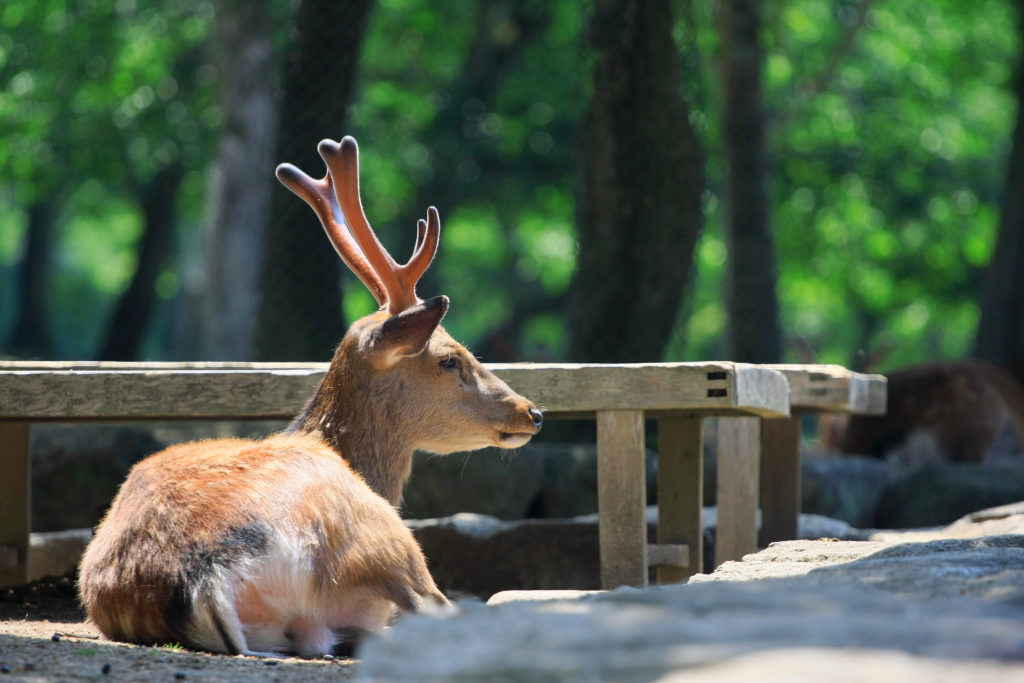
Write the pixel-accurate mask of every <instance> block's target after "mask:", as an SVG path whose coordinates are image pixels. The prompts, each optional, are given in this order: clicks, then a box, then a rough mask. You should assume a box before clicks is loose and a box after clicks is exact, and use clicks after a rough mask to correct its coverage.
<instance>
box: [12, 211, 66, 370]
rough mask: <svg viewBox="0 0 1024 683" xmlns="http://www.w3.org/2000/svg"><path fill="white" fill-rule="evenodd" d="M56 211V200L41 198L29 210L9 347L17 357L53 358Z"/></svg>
mask: <svg viewBox="0 0 1024 683" xmlns="http://www.w3.org/2000/svg"><path fill="white" fill-rule="evenodd" d="M56 209H57V206H56V200H55V198H54V199H52V200H51V199H49V198H47V199H40V201H38V202H35V203H33V204H31V205H29V206H28V208H27V209H26V213H27V214H28V222H27V225H26V226H25V255H24V256H23V257H22V259H21V272H20V273H19V277H18V298H17V301H16V302H15V308H16V311H15V317H14V332H13V333H12V334H11V339H10V341H9V342H8V344H7V349H8V351H9V352H10V353H12V354H14V355H16V356H35V357H40V358H49V357H51V356H52V355H53V339H52V337H51V334H50V305H49V300H50V297H49V291H48V290H49V284H50V280H49V275H50V264H51V262H52V259H53V241H54V237H55V236H54V234H53V233H54V213H55V211H56Z"/></svg>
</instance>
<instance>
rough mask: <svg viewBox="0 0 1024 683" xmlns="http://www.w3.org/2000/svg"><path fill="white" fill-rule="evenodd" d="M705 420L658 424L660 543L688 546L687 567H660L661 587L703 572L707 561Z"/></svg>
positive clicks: (669, 419) (686, 418)
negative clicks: (705, 532) (705, 536)
mask: <svg viewBox="0 0 1024 683" xmlns="http://www.w3.org/2000/svg"><path fill="white" fill-rule="evenodd" d="M703 426H704V420H703V419H702V418H700V417H690V416H674V417H663V418H660V419H659V420H658V535H657V538H658V543H659V544H682V545H685V546H687V548H688V550H689V552H688V558H687V559H688V562H687V564H686V565H685V566H678V565H677V566H659V567H658V569H657V577H658V583H676V582H679V581H684V580H685V579H686V578H688V577H689V576H692V575H693V574H696V573H697V572H699V571H701V569H702V567H703V561H704V560H703V558H704V532H703V525H702V523H701V512H702V510H703V507H704V453H703Z"/></svg>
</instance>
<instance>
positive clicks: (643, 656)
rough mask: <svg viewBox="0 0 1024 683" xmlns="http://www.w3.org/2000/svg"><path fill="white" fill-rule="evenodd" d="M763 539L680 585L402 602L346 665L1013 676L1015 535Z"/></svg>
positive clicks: (1020, 544)
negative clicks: (572, 595)
mask: <svg viewBox="0 0 1024 683" xmlns="http://www.w3.org/2000/svg"><path fill="white" fill-rule="evenodd" d="M769 550H770V552H771V553H772V554H773V555H774V557H775V559H774V560H771V561H764V560H763V557H762V558H761V559H759V556H760V554H758V555H752V556H748V558H746V559H745V561H744V562H741V563H728V564H727V565H724V566H723V568H722V569H720V570H719V572H718V573H717V574H718V576H712V577H704V578H703V579H695V580H694V581H693V582H692V583H690V584H688V585H677V586H671V587H664V588H652V589H646V590H636V589H620V590H616V591H612V592H610V593H606V594H597V595H586V596H584V597H581V598H579V599H575V600H556V601H550V602H526V603H511V604H504V605H500V606H497V607H485V606H482V605H479V604H473V603H467V604H464V605H463V606H462V610H461V612H460V613H458V614H456V615H454V616H449V617H447V618H437V617H432V616H427V615H408V616H405V617H403V618H402V619H400V620H399V621H398V622H397V623H396V624H395V626H394V627H393V628H392V629H390V630H389V631H388V632H386V633H385V634H383V635H381V636H376V637H371V638H369V639H367V640H366V641H365V643H364V644H363V646H362V647H361V648H360V652H359V655H360V657H361V659H362V665H361V666H360V668H359V669H358V670H357V679H360V680H380V681H404V680H432V681H463V680H502V681H534V680H544V681H563V680H564V681H577V680H655V679H659V680H673V681H676V680H680V681H681V680H720V679H719V678H718V677H719V676H721V677H722V678H723V679H724V680H750V679H756V680H772V679H779V680H792V679H808V678H809V679H814V680H825V679H828V680H850V681H853V680H917V681H926V680H927V681H931V680H939V681H964V682H965V683H966V682H967V681H972V682H973V681H976V680H979V676H982V677H984V678H985V680H1015V679H1016V680H1020V679H1021V677H1024V663H1022V662H1024V638H1022V636H1021V629H1020V625H1021V623H1024V536H998V537H986V538H980V539H970V540H963V539H952V540H950V539H944V540H937V541H932V542H927V543H902V542H891V543H890V542H884V541H874V542H857V543H847V542H834V541H815V542H806V541H793V542H783V543H778V544H775V545H773V546H772V548H771V549H769ZM765 552H769V551H765ZM737 565H739V566H742V565H749V566H747V567H745V568H744V570H743V571H742V572H739V571H737V570H736V566H737ZM709 579H713V580H709ZM839 651H841V653H840V654H841V655H842V656H839V657H837V658H836V659H834V660H830V659H828V658H829V657H831V656H832V655H833V654H834V653H839ZM790 653H792V656H788V655H789V654H790ZM829 662H832V663H833V668H832V669H831V670H830V669H829V666H828V663H829Z"/></svg>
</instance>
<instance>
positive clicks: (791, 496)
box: [760, 416, 800, 547]
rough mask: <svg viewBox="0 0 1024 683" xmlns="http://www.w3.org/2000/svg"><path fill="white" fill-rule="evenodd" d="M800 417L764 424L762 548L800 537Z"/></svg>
mask: <svg viewBox="0 0 1024 683" xmlns="http://www.w3.org/2000/svg"><path fill="white" fill-rule="evenodd" d="M799 526H800V417H799V416H796V417H791V418H784V419H779V420H764V421H763V422H761V535H760V545H761V547H765V546H767V545H768V544H769V543H774V542H775V541H791V540H793V539H795V538H797V536H798V535H799V533H800V529H799Z"/></svg>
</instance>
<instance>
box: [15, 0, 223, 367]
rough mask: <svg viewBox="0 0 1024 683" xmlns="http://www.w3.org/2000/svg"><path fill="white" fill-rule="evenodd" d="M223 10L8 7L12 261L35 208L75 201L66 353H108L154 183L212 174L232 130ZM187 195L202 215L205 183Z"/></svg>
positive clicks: (57, 304)
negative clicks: (159, 177)
mask: <svg viewBox="0 0 1024 683" xmlns="http://www.w3.org/2000/svg"><path fill="white" fill-rule="evenodd" d="M151 5H152V6H151ZM212 12H213V5H212V4H211V3H209V2H206V1H205V0H175V1H174V2H165V3H159V4H157V5H153V4H152V3H141V4H140V3H136V2H131V1H128V2H125V1H120V2H114V1H111V0H90V1H83V2H64V1H61V0H47V1H38V2H36V1H24V2H22V1H19V0H15V1H14V2H9V3H5V5H4V8H3V10H2V11H0V24H2V26H3V30H2V31H0V129H3V130H4V131H5V134H4V136H3V137H0V173H2V175H0V188H2V191H0V220H3V225H4V230H3V237H0V265H6V264H10V263H12V262H13V261H15V260H16V259H17V258H18V256H19V253H20V249H21V247H20V244H21V242H22V237H23V236H22V233H23V229H24V228H23V226H24V217H21V216H19V214H20V212H21V211H22V210H23V209H24V208H25V207H27V206H29V205H31V204H34V203H37V202H48V203H53V204H56V205H58V206H60V207H61V209H62V210H61V212H60V218H59V224H60V229H59V231H58V233H57V234H58V235H59V237H60V239H59V244H58V249H57V253H56V260H57V268H56V270H55V276H54V282H53V283H52V287H51V294H52V296H53V300H54V308H55V310H56V311H57V316H56V317H57V320H56V321H55V323H56V327H57V332H58V336H59V341H60V343H59V351H60V352H61V353H62V355H67V356H74V357H89V355H90V354H92V353H94V352H95V344H96V341H97V340H98V339H99V338H100V336H101V333H102V331H103V324H104V322H105V319H106V316H107V314H108V312H109V311H110V309H111V308H112V306H113V303H114V301H115V299H116V297H117V296H118V295H120V293H121V292H122V291H123V290H124V289H125V287H126V286H127V284H128V281H129V279H130V277H131V275H132V273H133V272H134V269H135V259H136V244H137V241H138V237H139V235H140V232H141V225H142V218H141V215H140V213H139V209H138V203H139V199H140V197H139V193H140V192H142V188H143V186H144V184H145V183H146V182H147V181H148V180H150V179H151V178H152V177H153V175H154V174H155V173H156V172H157V171H158V170H160V169H161V168H163V167H165V166H167V165H168V164H171V163H181V164H183V165H184V166H186V167H187V168H189V169H194V170H193V173H194V174H202V173H203V172H204V170H205V167H206V165H207V164H208V163H209V161H210V157H211V152H212V142H213V139H214V133H215V131H216V130H217V129H218V127H219V126H220V123H221V122H220V112H219V109H218V108H217V107H216V105H215V104H214V99H215V98H214V95H215V79H216V74H215V72H214V71H213V70H212V67H211V66H210V65H209V64H208V63H207V61H206V59H205V57H204V50H205V43H206V39H207V37H208V34H209V28H210V23H211V19H212ZM184 188H185V189H184V190H183V193H182V195H183V196H182V198H181V199H182V204H183V207H184V208H185V216H186V218H191V219H193V220H194V218H195V217H196V216H199V215H201V213H202V211H203V208H202V202H203V193H204V188H203V187H202V184H201V183H200V184H199V185H197V184H196V183H194V182H192V183H189V182H186V183H185V184H184ZM4 322H6V323H8V324H9V323H10V321H0V323H4ZM3 336H4V335H3V334H0V338H2V337H3Z"/></svg>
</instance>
